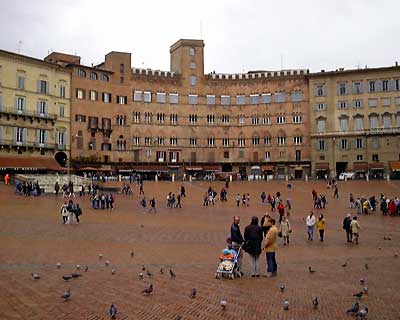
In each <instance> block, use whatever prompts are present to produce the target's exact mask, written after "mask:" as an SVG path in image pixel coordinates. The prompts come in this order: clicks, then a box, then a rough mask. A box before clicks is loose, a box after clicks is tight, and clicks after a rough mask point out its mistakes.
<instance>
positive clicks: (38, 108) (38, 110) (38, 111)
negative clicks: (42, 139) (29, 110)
mask: <svg viewBox="0 0 400 320" xmlns="http://www.w3.org/2000/svg"><path fill="white" fill-rule="evenodd" d="M36 109H37V113H38V114H40V101H38V102H37V103H36Z"/></svg>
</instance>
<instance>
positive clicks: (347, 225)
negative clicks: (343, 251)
mask: <svg viewBox="0 0 400 320" xmlns="http://www.w3.org/2000/svg"><path fill="white" fill-rule="evenodd" d="M350 224H351V218H349V217H346V218H344V220H343V229H344V230H350Z"/></svg>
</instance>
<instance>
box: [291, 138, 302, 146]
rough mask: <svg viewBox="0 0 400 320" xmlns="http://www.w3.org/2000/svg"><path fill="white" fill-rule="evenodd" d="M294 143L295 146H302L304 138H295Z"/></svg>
mask: <svg viewBox="0 0 400 320" xmlns="http://www.w3.org/2000/svg"><path fill="white" fill-rule="evenodd" d="M293 143H294V144H295V145H301V144H302V143H303V137H293Z"/></svg>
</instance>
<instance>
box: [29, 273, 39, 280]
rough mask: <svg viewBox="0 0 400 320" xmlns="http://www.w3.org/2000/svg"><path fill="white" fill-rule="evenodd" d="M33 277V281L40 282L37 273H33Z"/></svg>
mask: <svg viewBox="0 0 400 320" xmlns="http://www.w3.org/2000/svg"><path fill="white" fill-rule="evenodd" d="M31 275H32V280H39V279H40V276H39V275H38V274H37V273H31Z"/></svg>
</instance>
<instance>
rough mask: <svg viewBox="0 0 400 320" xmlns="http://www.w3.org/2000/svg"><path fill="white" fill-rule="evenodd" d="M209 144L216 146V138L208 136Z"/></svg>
mask: <svg viewBox="0 0 400 320" xmlns="http://www.w3.org/2000/svg"><path fill="white" fill-rule="evenodd" d="M207 145H208V146H209V147H215V139H214V138H208V139H207Z"/></svg>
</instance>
